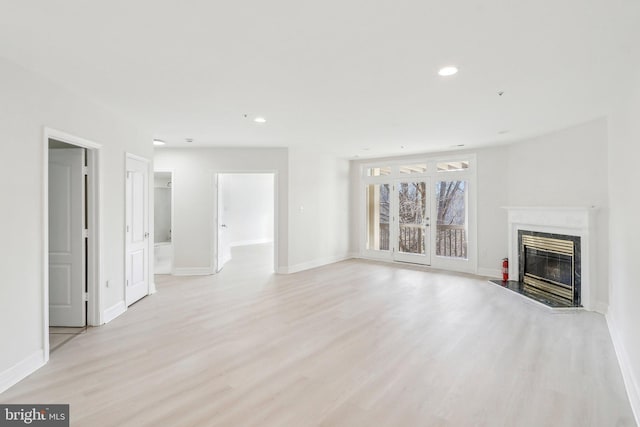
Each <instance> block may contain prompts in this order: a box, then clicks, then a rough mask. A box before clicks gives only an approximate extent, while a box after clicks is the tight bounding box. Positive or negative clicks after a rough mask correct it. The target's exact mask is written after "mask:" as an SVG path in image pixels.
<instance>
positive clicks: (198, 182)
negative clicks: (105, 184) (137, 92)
mask: <svg viewBox="0 0 640 427" xmlns="http://www.w3.org/2000/svg"><path fill="white" fill-rule="evenodd" d="M154 164H155V167H156V169H158V170H172V171H173V182H172V190H173V193H174V194H173V198H174V199H173V202H174V207H173V210H174V218H173V232H172V237H173V240H172V241H173V247H174V271H176V273H178V274H208V273H211V271H212V268H213V267H214V266H213V253H214V251H213V249H214V246H212V245H213V243H214V242H213V235H214V229H213V228H214V218H215V214H216V209H217V207H216V205H217V203H216V201H215V196H216V193H215V186H214V176H215V174H216V173H231V172H270V171H274V172H276V173H277V182H278V201H277V203H278V216H279V219H278V231H277V233H278V248H277V254H278V264H279V266H282V267H286V266H287V262H288V256H289V254H288V226H287V224H288V217H287V216H288V165H287V149H286V148H182V149H175V148H162V149H157V150H156V152H155V157H154Z"/></svg>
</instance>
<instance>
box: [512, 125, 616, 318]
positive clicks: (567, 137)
mask: <svg viewBox="0 0 640 427" xmlns="http://www.w3.org/2000/svg"><path fill="white" fill-rule="evenodd" d="M607 132H608V130H607V120H606V119H604V118H603V119H599V120H594V121H591V122H588V123H585V124H582V125H578V126H574V127H571V128H568V129H565V130H561V131H558V132H554V133H550V134H548V135H543V136H540V137H538V138H533V139H529V140H527V141H523V142H518V143H515V144H512V145H509V146H508V147H507V151H508V158H507V164H508V175H507V183H508V203H509V205H510V206H585V207H586V206H596V207H597V208H598V210H597V212H596V215H597V217H596V232H597V236H596V242H595V243H596V245H597V263H596V268H597V271H596V275H595V278H594V279H595V285H596V286H595V289H596V295H594V296H593V297H592V298H595V302H596V304H597V305H594V306H595V307H598V306H599V307H601V309H603V310H606V306H607V304H608V287H609V284H608V283H609V268H608V265H609V262H608V251H609V197H608V179H609V178H608V168H609V167H608V163H607V144H608V136H607ZM592 241H593V240H592ZM592 280H593V279H592ZM592 283H593V282H592Z"/></svg>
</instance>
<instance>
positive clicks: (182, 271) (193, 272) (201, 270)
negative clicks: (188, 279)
mask: <svg viewBox="0 0 640 427" xmlns="http://www.w3.org/2000/svg"><path fill="white" fill-rule="evenodd" d="M171 274H173V275H174V276H209V275H210V274H213V273H211V267H185V268H174V269H173V273H171Z"/></svg>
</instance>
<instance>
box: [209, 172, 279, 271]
mask: <svg viewBox="0 0 640 427" xmlns="http://www.w3.org/2000/svg"><path fill="white" fill-rule="evenodd" d="M216 178H217V179H216V182H217V210H216V211H217V216H216V222H217V227H215V228H216V230H217V234H216V242H217V245H216V248H217V251H216V260H215V261H216V271H218V272H219V271H221V270H222V269H223V268H224V267H225V265H227V263H229V261H233V262H232V264H233V265H234V268H239V269H241V268H251V269H254V270H261V271H269V272H273V271H275V265H276V261H275V247H276V245H275V242H276V240H277V233H276V223H277V222H276V218H277V215H276V203H275V199H276V192H275V189H276V182H275V181H276V174H275V173H220V174H217V177H216Z"/></svg>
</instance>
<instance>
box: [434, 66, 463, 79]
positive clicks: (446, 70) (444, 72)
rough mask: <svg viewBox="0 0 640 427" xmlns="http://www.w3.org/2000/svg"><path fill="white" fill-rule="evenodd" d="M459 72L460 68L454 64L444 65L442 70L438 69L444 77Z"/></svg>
mask: <svg viewBox="0 0 640 427" xmlns="http://www.w3.org/2000/svg"><path fill="white" fill-rule="evenodd" d="M457 72H458V68H456V67H453V66H449V67H442V68H440V70H438V74H439V75H441V76H442V77H448V76H453V75H454V74H456V73H457Z"/></svg>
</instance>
